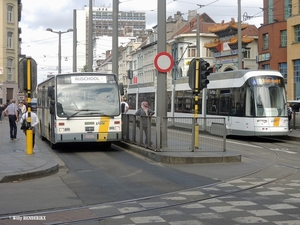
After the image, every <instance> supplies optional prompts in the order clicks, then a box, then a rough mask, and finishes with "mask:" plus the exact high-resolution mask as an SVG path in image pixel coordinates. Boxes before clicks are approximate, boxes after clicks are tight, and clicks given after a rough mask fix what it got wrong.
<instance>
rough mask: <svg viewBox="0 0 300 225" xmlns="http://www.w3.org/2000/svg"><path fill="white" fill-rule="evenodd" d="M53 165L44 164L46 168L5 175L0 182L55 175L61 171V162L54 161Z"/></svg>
mask: <svg viewBox="0 0 300 225" xmlns="http://www.w3.org/2000/svg"><path fill="white" fill-rule="evenodd" d="M52 164H53V165H49V166H47V165H46V166H43V167H44V168H42V169H41V168H39V169H34V170H32V171H26V172H25V173H22V172H20V173H12V174H9V175H5V176H4V177H2V179H1V180H0V183H9V182H20V181H23V180H30V179H36V178H41V177H46V176H49V175H53V174H55V173H57V172H58V171H59V164H58V163H56V164H55V163H52Z"/></svg>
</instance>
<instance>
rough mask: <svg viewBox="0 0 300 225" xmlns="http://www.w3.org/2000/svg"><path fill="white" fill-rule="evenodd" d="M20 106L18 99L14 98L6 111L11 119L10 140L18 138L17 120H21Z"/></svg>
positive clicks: (9, 119)
mask: <svg viewBox="0 0 300 225" xmlns="http://www.w3.org/2000/svg"><path fill="white" fill-rule="evenodd" d="M18 110H19V106H18V105H17V104H16V100H15V99H12V100H11V103H10V104H9V105H8V106H7V107H6V109H5V110H4V113H5V115H6V116H8V121H9V134H10V140H12V141H16V140H18V139H17V122H18V121H19V117H18V116H19V113H18Z"/></svg>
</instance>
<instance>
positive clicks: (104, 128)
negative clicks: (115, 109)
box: [98, 117, 110, 141]
mask: <svg viewBox="0 0 300 225" xmlns="http://www.w3.org/2000/svg"><path fill="white" fill-rule="evenodd" d="M109 123H110V117H101V118H100V124H99V131H98V133H99V137H98V141H107V136H108V128H109Z"/></svg>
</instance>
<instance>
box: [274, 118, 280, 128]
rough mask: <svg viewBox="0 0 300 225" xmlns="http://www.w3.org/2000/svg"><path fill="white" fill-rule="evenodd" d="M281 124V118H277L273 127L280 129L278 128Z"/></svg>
mask: <svg viewBox="0 0 300 225" xmlns="http://www.w3.org/2000/svg"><path fill="white" fill-rule="evenodd" d="M279 122H280V118H279V117H275V118H274V123H273V126H274V127H278V126H279Z"/></svg>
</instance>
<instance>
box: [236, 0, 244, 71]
mask: <svg viewBox="0 0 300 225" xmlns="http://www.w3.org/2000/svg"><path fill="white" fill-rule="evenodd" d="M237 1H238V69H239V70H240V69H242V66H243V65H242V21H241V0H237Z"/></svg>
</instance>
